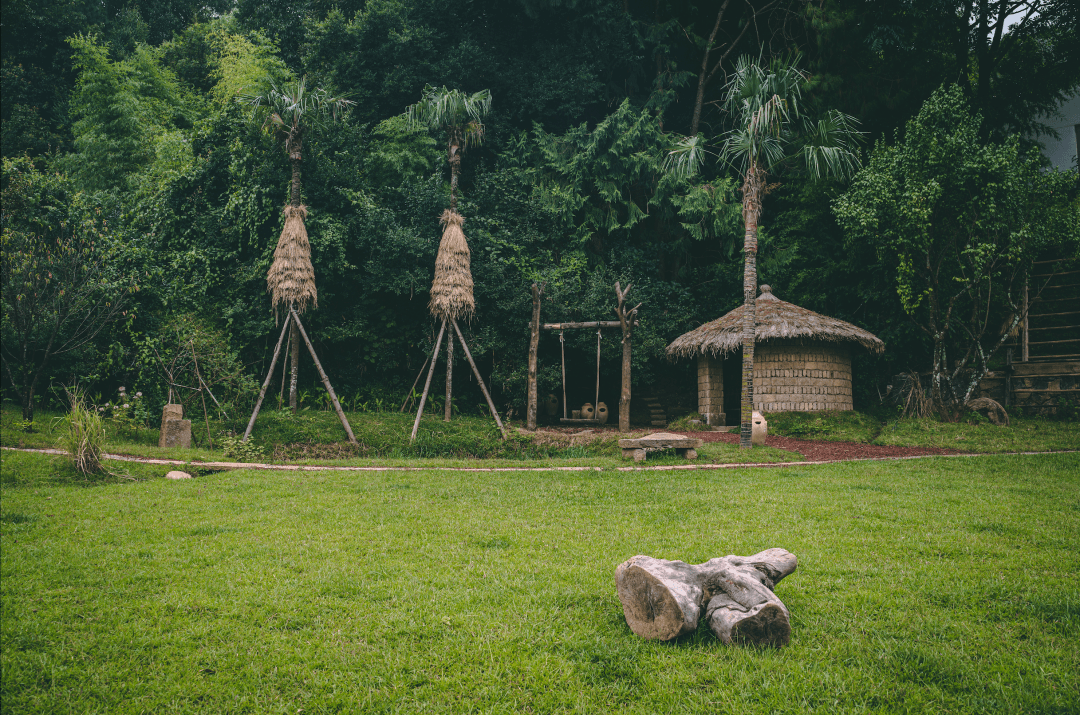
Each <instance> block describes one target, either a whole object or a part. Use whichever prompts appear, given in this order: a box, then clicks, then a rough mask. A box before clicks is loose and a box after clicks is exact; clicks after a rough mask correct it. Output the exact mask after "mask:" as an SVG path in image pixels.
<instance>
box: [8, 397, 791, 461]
mask: <svg viewBox="0 0 1080 715" xmlns="http://www.w3.org/2000/svg"><path fill="white" fill-rule="evenodd" d="M57 416H58V415H56V414H43V415H41V416H39V417H38V418H37V419H36V420H35V431H34V432H30V433H27V432H23V431H21V430H19V429H17V424H18V422H19V421H20V420H21V415H20V413H19V411H18V410H17V409H15V408H14V407H13V406H10V405H7V406H4V408H3V410H0V442H2V443H3V445H4V446H9V447H12V446H18V445H21V446H25V447H55V446H56V440H57V437H58V435H59V432H58V429H57V423H56V417H57ZM347 416H348V418H349V423H350V424H351V425H352V428H353V432H354V433H355V435H356V439H357V441H358V442H359V443H360V446H359V448H356V447H352V446H350V445H349V444H348V443H347V442H345V431H344V429H343V428H342V426H341V423H340V422H338V419H337V416H336V415H334V413H332V412H317V411H304V412H301V413H300V414H298V415H296V416H293V415H292V414H291V413H289V412H287V411H286V412H278V411H276V410H273V411H271V410H267V411H264V412H263V414H261V415H259V419H258V421H257V422H256V425H255V429H254V431H253V432H252V438H251V439H252V442H253V443H254V444H255V445H256V446H258V447H260V448H261V449H262V453H263V455H264V458H263V459H262V460H261V461H268V462H285V461H288V462H293V463H300V464H308V463H319V464H336V465H349V464H364V465H388V466H415V465H416V464H417V460H418V459H422V460H423V461H422V464H424V465H426V466H475V465H476V462H477V460H483V462H482V464H483V465H484V466H536V462H537V461H538V460H542V461H543V462H544V464H545V465H549V466H559V465H574V466H595V467H604V466H615V465H625V464H627V463H628V462H627V461H625V460H623V459H622V455H621V451H620V449H619V445H618V440H619V437H621V436H624V435H619V434H618V433H616V432H614V431H605V432H600V433H596V434H592V435H587V436H584V437H570V436H566V435H553V434H551V433H543V434H541V435H539V436H537V437H535V438H534V437H532V436H527V435H523V434H521V433H519V432H518V430H517V429H516V428H515V427H511V428H510V430H509V432H510V438H509V439H508V440H506V441H505V442H504V441H503V440H502V439H500V438H499V432H498V430H497V429H496V427H495V423H494V421H493V420H491V418H490V417H488V418H485V417H477V416H472V415H463V416H457V417H455V418H454V420H453V421H452V422H450V423H446V422H443V421H442V415H441V413H440V414H439V415H437V416H436V415H428V414H425V416H424V419H423V420H422V421H421V424H420V431H419V433H418V435H417V440H416V442H415V443H412V444H410V442H409V433H410V432H411V430H412V425H413V419H414V415H408V414H401V413H398V412H362V413H349V414H348V415H347ZM106 423H107V424H106V444H107V451H109V452H111V453H114V454H132V455H138V456H144V457H163V458H170V459H182V460H202V461H220V460H222V459H225V458H226V457H225V455H224V454H223V452H222V450H221V449H220V445H221V437H220V435H221V434H222V433H224V432H225V431H226V430H229V429H232V430H234V431H236V432H239V433H241V434H242V433H243V428H244V425H230V424H222V423H215V422H211V423H210V433H211V434H212V435H214V436H215V448H214V449H210V448H209V444H208V443H207V441H206V439H205V435H206V428H205V426H203V425H202V424H196V421H195V420H192V433H193V435H194V436H195V439H196V442H197V443H198V444H200V445H203V446H198V447H196V448H195V449H190V450H181V449H170V450H162V449H159V448H158V446H157V440H158V430H156V429H141V430H139V431H138V432H133V431H131V430H128V429H122V428H118V427H117V426H116V425H115V424H113V423H111V422H110V421H108V420H107V421H106ZM646 433H647V432H646V431H645V430H639V431H637V432H634V433H633V436H640V435H643V434H646ZM698 452H699V455H700V457H699V459H698V461H699V462H716V463H746V462H792V461H794V462H797V461H802V456H801V455H799V454H797V453H794V452H788V451H785V450H782V449H775V448H772V447H763V448H759V449H755V450H739V449H738V447H736V446H733V445H726V444H719V443H715V444H707V445H704V446H703V447H702V448H701V449H700V450H698ZM245 461H255V460H254V459H248V460H245ZM682 463H685V461H684V460H682V459H681V458H678V457H676V456H675V455H674V454H673V453H671V452H668V453H656V454H652V455H650V457H649V464H682Z"/></svg>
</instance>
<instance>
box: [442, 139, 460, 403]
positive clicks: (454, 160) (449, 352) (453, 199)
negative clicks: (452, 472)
mask: <svg viewBox="0 0 1080 715" xmlns="http://www.w3.org/2000/svg"><path fill="white" fill-rule="evenodd" d="M447 161H449V162H450V211H452V212H454V213H457V184H458V174H459V173H461V152H460V148H459V147H458V145H457V144H455V143H454V142H453V140H451V142H450V146H449V147H448V148H447ZM447 337H448V340H447V341H446V405H445V406H444V408H443V410H444V411H443V420H444V421H446V422H449V421H450V419H451V417H452V415H451V412H450V410H451V405H452V403H451V401H450V400H451V398H452V397H453V387H452V385H453V381H454V335H453V333H451V334H450V335H449V336H447Z"/></svg>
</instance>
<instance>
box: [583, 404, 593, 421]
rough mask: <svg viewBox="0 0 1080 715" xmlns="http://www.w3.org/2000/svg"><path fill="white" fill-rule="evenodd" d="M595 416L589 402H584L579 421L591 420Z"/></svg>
mask: <svg viewBox="0 0 1080 715" xmlns="http://www.w3.org/2000/svg"><path fill="white" fill-rule="evenodd" d="M595 416H596V414H595V411H594V410H593V406H592V403H591V402H586V403H585V404H584V405H582V406H581V419H583V420H591V419H593V418H594V417H595Z"/></svg>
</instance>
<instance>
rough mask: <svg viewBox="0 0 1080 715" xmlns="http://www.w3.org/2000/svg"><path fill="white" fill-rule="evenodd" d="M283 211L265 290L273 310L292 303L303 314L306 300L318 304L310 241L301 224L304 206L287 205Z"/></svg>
mask: <svg viewBox="0 0 1080 715" xmlns="http://www.w3.org/2000/svg"><path fill="white" fill-rule="evenodd" d="M284 213H285V227H284V228H283V229H282V230H281V237H280V238H278V244H277V248H276V249H274V261H273V263H271V264H270V270H269V271H268V272H267V274H266V289H267V290H268V291H269V292H270V296H271V302H272V304H273V306H274V308H275V309H276V308H277V307H278V305H285V306H288V305H289V304H290V303H291V304H294V305H295V306H296V310H297V312H300V313H303V312H304V310H306V309H307V307H308V303H309V302H310V303H311V304H312V305H315V306H318V304H319V294H318V291H317V290H316V289H315V269H314V268H313V267H312V265H311V243H310V242H309V241H308V235H307V228H306V227H305V226H304V219H306V218H307V206H286V207H285V211H284Z"/></svg>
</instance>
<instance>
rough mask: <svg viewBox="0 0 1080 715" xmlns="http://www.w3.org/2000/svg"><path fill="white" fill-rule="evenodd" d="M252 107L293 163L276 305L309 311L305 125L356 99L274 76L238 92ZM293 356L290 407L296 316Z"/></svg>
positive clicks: (270, 278)
mask: <svg viewBox="0 0 1080 715" xmlns="http://www.w3.org/2000/svg"><path fill="white" fill-rule="evenodd" d="M237 101H239V102H240V103H242V104H246V105H248V106H250V107H251V109H252V112H251V117H252V119H253V120H257V121H260V122H261V123H262V127H263V129H264V130H267V131H270V132H272V133H273V134H274V136H275V137H276V138H278V139H279V140H281V142H282V143H283V145H284V147H285V153H286V154H288V156H289V163H290V164H291V165H292V183H291V186H290V190H289V205H288V206H287V207H286V208H285V227H284V228H283V229H282V232H281V237H280V238H279V239H278V245H277V250H275V251H274V262H273V264H272V265H271V266H270V271H269V273H268V274H267V288H268V289H269V291H270V293H271V296H272V301H273V304H274V308H275V310H276V309H277V307H278V306H279V305H284V306H285V307H287V308H288V309H289V310H292V309H294V308H295V309H296V310H297V311H298V312H299V313H303V312H304V310H305V309H306V308H307V305H308V303H309V302H311V303H313V304H317V302H318V294H317V292H316V289H315V270H314V268H313V267H312V265H311V244H310V243H308V238H307V229H306V228H305V226H304V218H305V217H306V216H307V207H305V206H302V205H301V204H300V163H301V161H302V160H303V155H302V152H303V148H304V130H305V129H307V128H313V127H316V126H319V125H321V124H323V123H324V122H326V121H327V120H328V119H337V117H338V115H340V114H341V113H343V112H344V111H345V110H346V109H347V108H348V107H349V106H350V105H352V104H355V102H352V101H350V100H348V99H345V98H344V97H332V96H330V93H329V92H327V91H326V90H325V89H323V88H321V87H320V88H318V89H315V90H309V89H308V88H307V78H306V77H301V78H300V79H299V80H297V81H296V82H292V83H289V84H285V85H282V86H281V87H278V86H277V85H275V84H274V83H273V82H269V89H268V90H266V91H265V92H262V93H259V94H245V95H240V96H239V97H238V98H237ZM289 341H290V346H291V349H290V358H291V361H292V370H291V377H290V381H289V407H291V408H292V410H293V412H296V411H297V409H298V407H299V405H298V404H297V391H296V382H297V372H298V369H299V364H300V334H299V329H298V326H297V324H296V323H295V322H293V323H292V327H291V329H290V333H289Z"/></svg>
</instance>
